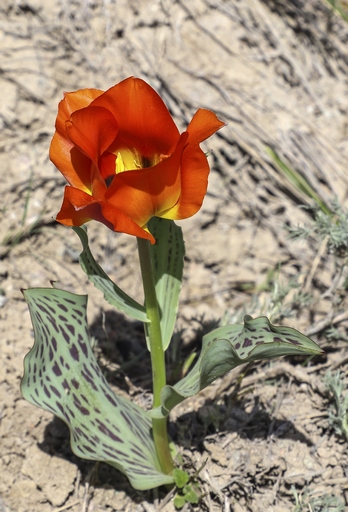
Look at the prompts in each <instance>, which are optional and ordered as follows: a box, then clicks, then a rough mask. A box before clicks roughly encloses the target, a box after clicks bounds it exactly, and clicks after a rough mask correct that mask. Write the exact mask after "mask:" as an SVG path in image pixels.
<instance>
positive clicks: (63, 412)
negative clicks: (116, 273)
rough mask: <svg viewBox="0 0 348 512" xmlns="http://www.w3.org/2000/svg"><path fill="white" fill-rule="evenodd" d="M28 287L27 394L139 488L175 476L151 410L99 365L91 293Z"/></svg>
mask: <svg viewBox="0 0 348 512" xmlns="http://www.w3.org/2000/svg"><path fill="white" fill-rule="evenodd" d="M23 293H24V297H25V299H26V301H27V303H28V305H29V310H30V315H31V319H32V323H33V327H34V335H35V342H34V345H33V347H32V349H31V350H30V352H29V353H28V354H27V356H26V358H25V360H24V376H23V380H22V384H21V390H22V394H23V396H24V398H25V399H26V400H28V401H29V402H31V403H32V404H34V405H37V406H38V407H41V408H42V409H45V410H46V411H49V412H51V413H53V414H55V415H56V416H58V417H59V418H61V419H62V420H63V421H65V423H66V424H67V425H68V427H69V429H70V436H71V447H72V450H73V451H74V453H75V454H76V455H78V456H79V457H82V458H85V459H90V460H96V461H103V462H107V463H108V464H111V465H112V466H114V467H116V468H117V469H119V470H120V471H122V472H123V473H124V474H125V475H127V477H128V478H129V480H130V482H131V484H132V486H133V487H134V488H136V489H151V488H155V487H158V486H160V485H163V484H169V483H172V482H173V477H172V476H168V475H165V474H164V473H162V471H161V469H160V465H159V462H158V459H157V455H156V451H155V446H154V442H153V439H152V435H151V421H150V419H149V418H148V416H147V414H146V413H145V412H144V411H143V410H142V409H141V408H140V407H138V406H137V405H135V404H133V403H132V402H130V401H129V400H126V399H124V398H122V397H120V396H117V395H115V394H114V393H113V391H112V390H111V388H110V386H109V385H108V383H107V381H106V380H105V378H104V376H103V374H102V372H101V369H100V367H99V366H98V363H97V361H96V359H95V357H94V354H93V352H92V349H91V346H90V340H89V335H88V331H87V320H86V306H87V297H86V296H82V295H75V294H72V293H68V292H65V291H63V290H58V289H51V288H37V289H31V290H26V291H24V292H23Z"/></svg>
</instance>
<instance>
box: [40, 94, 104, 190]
mask: <svg viewBox="0 0 348 512" xmlns="http://www.w3.org/2000/svg"><path fill="white" fill-rule="evenodd" d="M101 94H103V91H99V90H97V89H81V90H79V91H75V92H69V93H65V95H64V99H63V100H61V101H60V103H59V105H58V115H57V120H56V132H55V134H54V136H53V139H52V142H51V146H50V159H51V160H52V162H53V164H54V165H55V166H56V167H57V169H59V170H60V172H61V173H62V174H63V176H64V177H65V179H66V180H67V181H68V183H69V184H70V185H71V186H73V187H76V188H80V189H81V190H84V191H85V192H88V191H90V189H91V177H90V169H91V162H90V160H89V158H87V157H86V156H85V155H84V154H82V153H81V152H80V151H79V150H78V149H77V148H75V147H74V145H73V143H72V142H71V141H70V139H69V138H68V135H67V131H66V121H68V120H69V119H70V116H71V114H72V113H73V112H75V111H76V110H79V109H81V108H84V107H86V106H88V105H89V104H90V103H91V101H93V100H94V99H95V98H97V97H98V96H100V95H101Z"/></svg>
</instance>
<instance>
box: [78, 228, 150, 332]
mask: <svg viewBox="0 0 348 512" xmlns="http://www.w3.org/2000/svg"><path fill="white" fill-rule="evenodd" d="M72 229H73V230H74V231H75V233H77V235H78V236H79V238H80V240H81V243H82V247H83V251H82V252H81V254H80V265H81V268H82V270H83V271H84V272H85V273H86V274H87V277H88V279H89V280H90V281H91V283H93V284H94V286H95V287H96V288H98V290H100V291H101V292H103V294H104V298H105V300H106V301H107V302H108V303H109V304H111V306H115V307H116V308H117V309H118V310H119V311H123V313H126V314H127V315H129V316H130V317H132V318H135V319H136V320H140V321H141V322H148V321H149V320H148V318H147V315H146V311H145V308H144V306H142V305H141V304H139V303H138V302H136V301H135V300H134V299H132V298H131V297H130V296H129V295H127V294H126V293H125V292H124V291H123V290H121V288H119V287H118V286H117V285H116V284H115V283H114V282H113V281H111V279H110V278H109V276H108V275H107V274H106V273H105V272H104V270H103V269H102V268H101V266H100V265H99V264H98V263H97V262H96V261H95V259H94V257H93V255H92V253H91V250H90V248H89V245H88V236H87V228H86V227H85V226H82V227H73V228H72Z"/></svg>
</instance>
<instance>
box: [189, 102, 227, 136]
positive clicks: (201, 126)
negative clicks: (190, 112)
mask: <svg viewBox="0 0 348 512" xmlns="http://www.w3.org/2000/svg"><path fill="white" fill-rule="evenodd" d="M224 125H225V123H223V122H222V121H220V120H219V119H218V118H217V117H216V115H215V114H214V113H213V112H211V111H210V110H206V109H204V108H200V109H198V110H197V112H196V113H195V115H194V116H193V118H192V120H191V122H190V124H189V125H188V127H187V132H188V133H189V135H190V137H189V144H199V143H200V142H202V141H203V140H205V139H207V138H208V137H210V136H211V135H213V133H215V132H217V131H218V130H219V129H220V128H222V127H223V126H224Z"/></svg>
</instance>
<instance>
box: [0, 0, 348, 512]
mask: <svg viewBox="0 0 348 512" xmlns="http://www.w3.org/2000/svg"><path fill="white" fill-rule="evenodd" d="M130 75H136V76H140V77H143V78H145V79H146V80H147V81H148V82H149V83H150V84H151V85H152V86H153V87H155V88H156V90H157V91H158V92H159V93H160V94H161V95H162V97H163V99H164V100H165V101H166V103H167V105H168V106H169V108H170V110H171V112H172V113H173V115H174V116H175V119H176V121H177V123H178V125H179V126H180V127H181V128H182V127H184V126H185V125H186V123H187V122H188V120H189V119H190V118H191V116H192V114H193V113H194V112H195V110H196V109H197V108H199V107H206V108H210V109H212V110H213V111H215V112H216V113H217V114H218V116H219V117H220V118H222V119H223V120H225V121H226V123H227V127H226V128H225V129H224V130H222V131H221V132H219V134H218V135H216V136H214V137H213V138H212V139H211V141H209V145H206V146H205V149H206V150H212V151H213V153H212V156H211V157H210V161H211V164H212V173H211V179H210V188H209V194H208V196H207V198H206V201H205V203H204V206H203V208H202V210H201V212H200V213H199V214H197V215H196V216H195V217H194V218H193V219H190V220H188V221H186V222H183V223H182V226H183V229H184V235H185V240H186V253H187V256H186V267H185V281H184V289H183V293H182V306H181V309H180V324H181V325H182V326H184V327H185V328H186V330H185V332H184V336H183V339H184V341H185V345H186V348H185V350H189V349H193V348H198V347H199V341H198V335H197V332H198V331H199V327H200V323H199V320H200V319H202V318H203V317H204V319H205V320H209V319H220V318H221V317H222V316H223V315H224V314H225V313H226V312H228V314H229V315H230V316H231V317H235V318H237V317H240V316H241V312H242V311H243V309H244V310H245V311H247V312H252V313H255V314H260V313H262V312H267V311H268V312H270V313H271V314H272V317H273V318H275V319H277V318H278V320H279V321H281V322H283V323H287V324H290V325H292V326H295V327H297V328H299V329H301V330H303V331H304V332H306V333H310V334H311V335H312V336H313V338H314V339H315V340H317V341H318V342H319V344H321V346H323V348H324V349H325V350H326V355H325V356H323V357H321V358H317V359H313V360H312V361H307V362H305V361H304V360H303V359H294V358H292V359H287V360H279V361H276V362H272V363H267V364H256V365H254V366H253V367H252V368H250V369H248V372H247V374H246V376H245V377H244V379H243V380H242V381H241V382H240V387H239V388H238V389H236V388H235V383H236V377H237V376H238V375H239V374H240V370H238V371H234V372H232V374H230V375H228V376H226V377H225V378H224V379H222V380H220V381H218V382H216V383H215V384H214V385H213V386H211V387H210V388H209V389H207V390H206V391H205V392H204V393H202V394H201V395H199V396H198V397H196V398H194V399H192V400H189V401H188V402H184V403H183V404H182V405H181V406H180V407H178V408H177V410H175V411H174V413H173V415H172V418H171V419H172V423H171V433H172V436H173V438H174V439H175V441H176V443H177V445H178V447H179V449H180V451H181V453H182V456H183V459H184V461H185V464H186V467H187V468H188V469H189V470H190V471H191V472H194V471H195V470H197V469H198V468H200V467H201V465H202V464H203V463H204V462H206V464H205V466H204V468H203V469H202V470H201V472H200V474H199V481H200V486H201V491H202V493H203V497H202V501H201V503H200V504H199V506H198V507H196V509H195V510H211V511H215V510H216V511H218V510H224V511H226V512H227V511H229V510H230V511H233V512H242V511H253V512H254V511H255V512H256V511H261V512H262V511H269V512H272V511H274V512H282V511H284V512H289V511H295V510H296V511H301V510H303V511H307V510H308V511H317V512H319V511H323V512H324V511H332V512H333V511H336V510H337V511H338V510H348V508H347V503H348V501H347V499H348V474H347V472H348V454H347V441H345V440H344V438H343V437H342V436H339V435H338V434H337V433H335V431H334V429H333V428H332V426H331V424H330V422H329V418H328V411H329V410H330V407H331V405H330V402H332V398H330V395H329V394H328V392H327V390H326V387H325V383H324V376H325V373H326V372H327V371H328V370H332V371H334V370H337V369H339V370H341V371H342V373H343V376H342V378H343V379H345V381H344V382H345V386H346V387H347V376H346V375H347V368H348V365H347V353H348V350H347V348H348V346H347V341H346V340H345V339H344V338H345V336H346V334H347V333H346V331H347V327H348V324H347V315H346V312H347V297H346V287H344V285H343V283H344V281H345V279H346V275H345V271H344V273H343V275H342V276H340V275H338V274H337V264H338V263H342V261H343V260H341V261H337V259H336V260H335V258H334V257H333V256H332V255H330V254H329V253H328V251H327V247H326V246H325V244H324V245H323V244H322V243H321V242H320V241H319V240H317V239H315V238H310V239H309V240H308V241H305V242H293V241H290V240H289V238H288V237H287V232H286V230H285V229H284V225H285V224H288V225H292V226H296V225H297V224H299V223H300V224H309V223H310V222H311V216H310V214H309V212H308V211H307V210H304V209H300V208H299V205H300V204H309V200H308V197H306V195H305V194H303V193H302V192H301V191H299V190H298V189H297V188H296V187H294V186H293V185H292V184H291V183H290V182H289V181H288V180H287V179H286V178H285V177H284V175H283V174H282V173H281V172H279V169H278V168H277V166H276V165H275V163H274V161H273V160H272V159H271V157H270V156H269V153H267V147H272V148H273V149H274V150H275V151H276V152H277V153H278V154H279V155H280V156H281V158H282V159H283V160H285V161H286V162H288V164H289V165H290V166H291V167H292V168H294V169H296V170H297V171H299V172H300V173H301V174H302V175H303V176H304V177H305V178H306V180H307V181H308V182H309V183H310V184H311V186H312V188H313V189H314V190H315V191H316V193H317V194H319V196H320V197H321V198H322V199H323V200H324V201H325V202H326V203H328V204H329V203H330V201H332V200H333V199H334V198H335V197H337V198H338V200H339V201H340V203H341V204H345V202H346V200H347V185H348V174H347V162H348V24H346V23H345V22H344V21H343V20H342V19H341V18H340V17H338V16H337V15H336V14H333V13H332V11H331V10H330V8H329V7H328V5H327V4H326V3H324V2H323V1H321V0H264V1H262V0H244V1H241V0H239V1H238V0H235V1H232V0H192V1H191V2H185V1H184V0H178V1H173V0H162V1H160V0H154V1H150V0H128V1H127V0H94V1H92V0H72V1H68V0H60V1H56V2H52V1H50V0H16V1H13V0H2V1H1V5H0V91H1V99H0V126H1V133H0V171H1V195H2V198H3V199H2V202H1V206H0V216H1V217H0V218H1V223H0V242H1V245H0V258H1V259H0V279H1V287H0V288H1V290H0V301H1V302H0V306H1V307H0V319H1V324H0V336H1V337H0V347H1V350H0V361H1V363H0V364H1V366H0V368H1V370H0V443H1V452H0V511H1V512H5V511H6V512H10V511H11V512H53V511H55V512H58V511H63V510H70V511H71V512H82V511H84V512H87V511H88V512H92V511H93V512H96V511H116V510H120V511H139V512H140V511H146V512H150V511H156V510H166V511H170V510H173V505H172V502H171V501H170V500H168V499H167V501H166V500H165V492H162V491H156V492H148V493H140V492H135V491H134V490H132V489H131V488H130V486H129V485H128V483H127V481H126V479H125V478H124V477H122V475H120V474H119V473H118V472H117V471H115V470H112V469H111V468H109V467H107V466H104V465H101V466H96V465H94V464H93V463H89V462H87V461H81V460H79V459H77V458H76V457H75V456H74V455H73V454H72V453H71V451H70V449H69V439H68V433H67V428H66V427H65V426H64V424H63V423H61V422H60V421H58V420H57V419H54V418H52V416H51V415H50V414H48V413H45V412H43V411H41V410H39V409H36V408H34V407H33V406H31V405H29V404H28V403H26V402H25V401H24V400H23V399H22V398H21V395H20V391H19V384H20V378H21V374H22V360H23V357H24V355H25V354H26V353H27V352H28V350H29V349H30V347H31V346H32V343H33V338H32V332H31V324H30V320H29V314H28V310H27V307H26V304H25V302H24V300H23V298H22V295H21V293H20V288H23V287H29V286H47V285H48V284H49V281H50V280H59V281H60V284H61V286H62V288H65V289H68V290H71V291H76V292H88V293H89V294H90V299H89V320H90V323H91V331H92V334H93V335H94V336H95V337H96V338H97V340H98V348H97V350H98V353H99V355H100V358H101V362H102V364H104V365H105V368H106V370H108V375H109V376H110V382H111V384H112V385H113V386H115V389H116V388H118V390H119V392H122V393H126V394H130V395H132V397H133V399H134V400H136V401H138V402H139V403H144V402H146V401H148V399H149V390H150V382H149V379H148V371H147V370H146V369H145V370H144V372H143V374H142V375H139V370H138V369H137V366H136V364H133V365H132V364H130V363H131V355H132V353H133V354H135V355H137V354H139V353H141V351H142V350H143V347H144V341H143V337H142V332H141V329H140V328H139V325H137V324H134V323H132V322H130V321H129V320H128V319H125V318H123V317H122V316H120V315H118V314H115V313H114V312H112V311H110V308H109V307H108V305H107V304H105V303H103V302H102V299H101V295H99V292H97V291H95V290H94V289H92V288H91V287H90V286H89V285H88V283H86V279H85V276H84V275H83V273H82V271H81V270H80V268H79V265H78V262H77V257H78V251H79V242H78V240H77V237H76V235H75V234H74V233H73V232H71V231H70V230H69V229H67V228H64V227H63V226H60V225H57V224H56V223H55V221H54V220H53V219H54V216H55V214H56V213H57V211H58V209H59V206H60V202H61V198H62V191H63V186H64V182H63V179H62V177H61V176H60V174H59V173H58V172H57V171H56V170H55V169H54V168H53V166H52V164H51V163H50V162H49V160H48V147H49V143H50V139H51V137H52V135H53V131H54V120H55V115H56V108H57V104H58V101H59V100H60V99H61V97H62V93H63V91H69V90H75V89H78V88H84V87H97V88H101V89H107V88H108V87H110V86H111V85H113V84H115V83H116V82H118V81H119V80H121V79H123V78H125V77H127V76H130ZM89 231H90V235H91V239H92V246H93V249H94V253H95V254H96V256H97V258H98V261H99V262H100V263H101V264H102V265H103V266H104V268H105V270H106V271H107V272H108V273H110V275H111V276H112V277H113V278H114V279H115V280H116V282H117V283H118V284H119V285H120V286H121V287H125V288H126V289H127V291H128V292H129V293H131V294H133V295H134V296H136V295H137V293H138V290H139V286H140V280H139V277H136V276H138V273H137V262H136V260H135V256H134V253H135V251H134V243H135V242H134V240H133V239H132V238H131V237H128V236H126V235H114V234H113V233H110V232H108V231H107V230H106V228H105V229H104V228H101V227H100V226H93V225H91V226H90V229H89ZM291 279H296V280H297V281H298V283H299V285H300V286H301V288H300V290H301V291H302V292H307V293H309V294H310V296H311V298H312V299H311V301H310V302H309V303H308V304H307V305H303V303H302V305H301V306H300V307H297V309H296V304H295V303H294V301H292V302H291V297H290V298H289V297H287V298H286V301H285V302H288V305H289V308H288V309H289V314H290V313H291V314H292V316H291V318H289V319H285V318H284V316H285V315H284V314H283V313H284V309H285V308H284V304H283V308H282V310H281V311H279V309H278V306H277V304H275V303H274V301H273V302H272V290H273V291H274V287H275V286H276V285H277V283H281V284H282V285H284V284H286V283H288V282H289V280H291ZM255 294H258V297H259V300H258V301H256V300H255V298H254V295H255ZM273 298H274V293H273ZM293 298H294V297H293ZM101 324H103V328H101V327H100V326H101ZM332 325H334V326H335V327H336V328H339V329H340V336H338V339H336V340H329V339H328V338H327V336H325V333H324V329H325V327H330V326H332ZM304 363H305V364H304ZM143 367H144V368H146V365H144V364H143V362H142V368H143ZM174 420H176V421H174ZM163 500H164V501H163ZM296 500H297V501H296ZM330 500H331V501H330ZM330 503H331V506H330ZM340 503H341V505H340ZM295 507H297V508H295ZM325 507H326V508H325ZM340 507H341V508H340ZM344 507H346V508H344ZM186 510H189V507H188V506H187V507H186Z"/></svg>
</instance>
